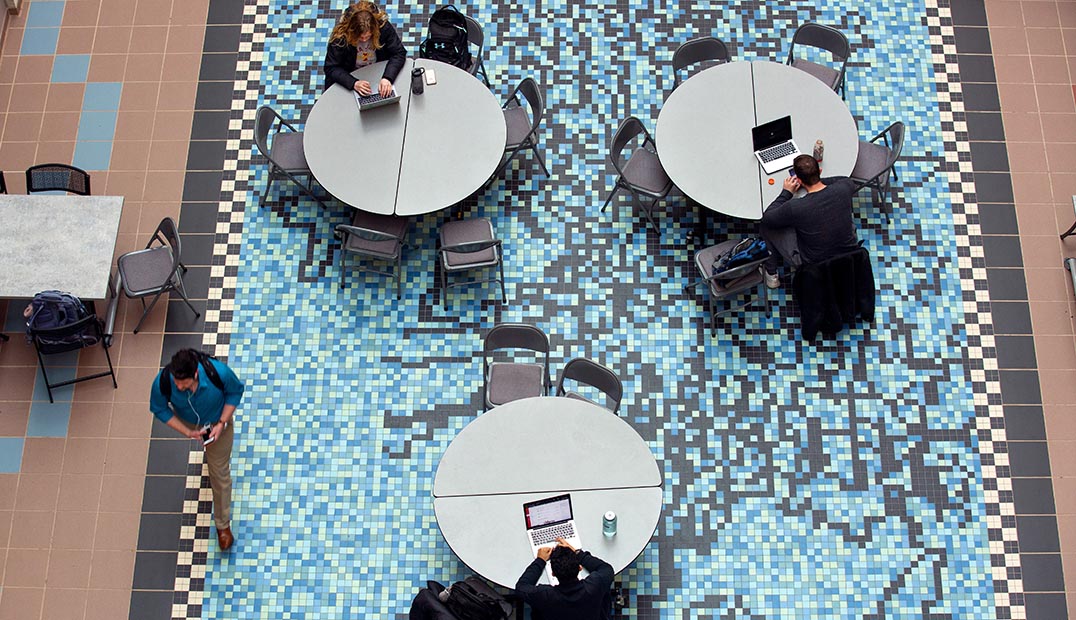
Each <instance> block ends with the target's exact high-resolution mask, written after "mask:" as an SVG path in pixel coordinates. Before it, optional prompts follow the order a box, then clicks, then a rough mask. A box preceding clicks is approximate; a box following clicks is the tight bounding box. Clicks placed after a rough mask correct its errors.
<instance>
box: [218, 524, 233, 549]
mask: <svg viewBox="0 0 1076 620" xmlns="http://www.w3.org/2000/svg"><path fill="white" fill-rule="evenodd" d="M233 542H235V537H234V536H232V528H230V527H226V528H224V529H223V530H222V529H219V528H218V529H217V544H218V545H220V550H221V551H227V550H229V549H231V548H232V543H233Z"/></svg>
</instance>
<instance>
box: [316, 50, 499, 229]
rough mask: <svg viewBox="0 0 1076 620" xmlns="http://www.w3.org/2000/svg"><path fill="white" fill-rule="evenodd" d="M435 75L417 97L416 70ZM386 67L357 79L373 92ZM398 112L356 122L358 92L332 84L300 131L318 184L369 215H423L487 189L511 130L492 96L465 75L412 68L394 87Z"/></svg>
mask: <svg viewBox="0 0 1076 620" xmlns="http://www.w3.org/2000/svg"><path fill="white" fill-rule="evenodd" d="M414 66H419V67H425V68H426V70H427V71H430V70H432V71H434V72H435V73H436V77H437V83H436V84H427V85H426V87H425V92H424V93H423V94H421V95H412V94H411V69H412V68H413V67H414ZM384 67H385V63H384V62H378V63H374V64H372V65H369V66H367V67H363V68H361V69H357V70H356V71H354V72H352V75H354V76H355V77H357V78H359V79H364V80H368V81H369V82H370V83H371V85H373V86H374V87H375V88H376V85H377V83H378V82H379V81H380V79H381V74H382V72H383V71H384ZM395 87H396V92H397V93H398V94H399V95H400V101H399V103H395V104H389V105H384V106H381V107H379V108H374V109H370V110H365V111H363V112H359V108H358V105H357V103H356V101H355V95H354V94H353V92H352V91H349V90H347V89H345V88H344V87H343V86H341V85H339V84H333V85H332V86H331V87H330V88H329V89H328V90H327V91H325V92H324V93H322V95H321V96H320V97H318V100H317V102H316V103H314V107H313V108H312V109H311V110H310V115H309V116H308V118H307V119H306V126H305V128H304V130H303V149H304V150H305V152H306V161H307V163H308V164H309V165H310V170H311V171H312V172H313V173H314V178H316V179H317V180H318V183H320V184H321V186H322V187H324V188H325V189H326V190H328V192H329V193H330V194H332V195H333V196H335V197H336V198H337V199H339V200H340V201H341V202H344V203H345V204H348V205H351V206H353V207H355V208H357V209H361V210H363V211H367V212H369V213H380V214H383V215H391V214H396V215H401V216H409V215H421V214H423V213H432V212H434V211H438V210H440V209H443V208H445V207H448V206H451V205H453V204H455V203H457V202H459V201H460V200H463V199H464V198H466V197H467V196H470V195H471V194H472V193H474V192H475V191H476V190H477V189H479V188H480V187H482V184H483V183H485V182H486V180H487V179H488V178H489V176H490V174H492V173H493V171H494V170H495V169H496V167H497V165H498V164H499V163H500V162H501V157H502V155H503V154H504V147H505V135H506V128H505V124H504V114H503V113H502V112H501V106H500V104H499V103H498V102H497V99H496V98H495V97H494V96H493V93H491V92H490V91H489V89H488V88H486V86H485V85H484V84H483V83H482V82H481V81H480V80H477V79H475V77H474V76H473V75H471V74H469V73H467V72H466V71H462V70H460V69H457V68H456V67H453V66H451V65H447V64H445V63H440V62H435V61H431V60H423V59H419V60H412V59H410V58H409V59H407V62H406V63H405V64H404V67H403V69H401V70H400V74H399V75H398V76H397V78H396V83H395Z"/></svg>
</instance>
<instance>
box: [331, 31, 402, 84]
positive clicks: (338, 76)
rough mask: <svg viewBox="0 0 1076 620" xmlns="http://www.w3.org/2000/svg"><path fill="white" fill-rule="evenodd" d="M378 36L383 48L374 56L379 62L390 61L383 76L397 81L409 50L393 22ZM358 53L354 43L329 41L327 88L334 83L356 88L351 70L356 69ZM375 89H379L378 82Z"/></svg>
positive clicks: (391, 80)
mask: <svg viewBox="0 0 1076 620" xmlns="http://www.w3.org/2000/svg"><path fill="white" fill-rule="evenodd" d="M378 37H379V38H380V42H381V49H379V50H377V51H376V52H375V54H374V57H375V58H376V59H377V61H378V62H381V61H382V60H387V61H388V64H386V65H385V72H384V73H382V74H381V77H383V78H385V79H386V80H388V81H390V82H395V81H396V76H397V75H399V74H400V69H403V66H404V61H405V60H407V50H405V49H404V46H403V42H402V41H400V35H398V34H396V29H395V28H393V27H392V24H385V25H384V26H382V27H381V32H380V33H379V34H378ZM358 55H359V51H358V50H357V49H355V46H354V45H348V44H346V43H345V44H343V45H341V44H339V43H334V42H332V41H329V49H328V51H327V52H325V90H329V87H330V86H332V85H333V83H336V84H340V85H341V86H343V87H344V88H346V89H348V90H351V89H353V88H355V82H356V81H358V80H356V79H355V78H354V77H352V76H351V72H352V71H354V70H355V58H356V57H357V56H358ZM374 90H377V85H376V84H375V85H374Z"/></svg>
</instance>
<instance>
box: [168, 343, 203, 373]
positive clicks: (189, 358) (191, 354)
mask: <svg viewBox="0 0 1076 620" xmlns="http://www.w3.org/2000/svg"><path fill="white" fill-rule="evenodd" d="M168 371H169V372H171V373H172V378H173V379H180V380H183V379H193V378H194V373H196V372H198V352H197V351H195V350H194V349H180V350H179V351H176V354H175V355H173V356H172V362H171V363H169V364H168Z"/></svg>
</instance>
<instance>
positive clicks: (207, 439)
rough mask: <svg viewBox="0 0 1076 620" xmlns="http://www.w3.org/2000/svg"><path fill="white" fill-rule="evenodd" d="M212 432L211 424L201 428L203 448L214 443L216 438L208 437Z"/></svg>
mask: <svg viewBox="0 0 1076 620" xmlns="http://www.w3.org/2000/svg"><path fill="white" fill-rule="evenodd" d="M212 430H213V425H212V424H206V425H205V426H203V427H202V445H203V446H208V445H209V444H211V443H213V442H214V441H216V438H214V437H210V436H209V434H210V432H211V431H212Z"/></svg>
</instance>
